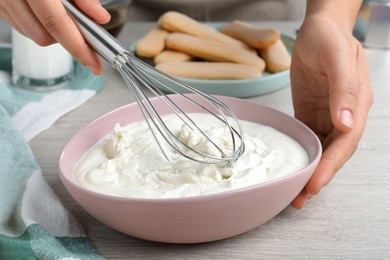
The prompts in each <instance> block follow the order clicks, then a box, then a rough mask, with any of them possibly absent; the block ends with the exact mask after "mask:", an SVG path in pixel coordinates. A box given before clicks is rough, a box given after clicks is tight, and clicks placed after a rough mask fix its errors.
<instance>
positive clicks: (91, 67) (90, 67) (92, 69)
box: [86, 65, 97, 75]
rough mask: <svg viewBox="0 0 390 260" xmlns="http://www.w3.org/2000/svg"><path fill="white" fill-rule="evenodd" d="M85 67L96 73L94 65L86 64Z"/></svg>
mask: <svg viewBox="0 0 390 260" xmlns="http://www.w3.org/2000/svg"><path fill="white" fill-rule="evenodd" d="M86 67H87V69H89V70H90V71H91V72H92V73H93V74H95V75H97V69H96V68H95V67H94V66H90V65H87V66H86Z"/></svg>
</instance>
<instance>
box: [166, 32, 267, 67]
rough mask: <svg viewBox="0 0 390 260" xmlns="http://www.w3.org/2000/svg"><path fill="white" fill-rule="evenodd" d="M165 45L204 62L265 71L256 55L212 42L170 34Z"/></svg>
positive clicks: (182, 34) (189, 36)
mask: <svg viewBox="0 0 390 260" xmlns="http://www.w3.org/2000/svg"><path fill="white" fill-rule="evenodd" d="M165 44H166V47H167V48H168V49H171V50H175V51H180V52H184V53H188V54H190V55H192V56H194V57H198V58H202V59H204V60H208V61H221V62H233V63H240V64H246V65H250V66H254V67H256V68H257V69H258V70H259V71H260V72H263V71H264V69H265V63H264V61H263V60H262V59H261V58H260V57H259V56H257V55H256V54H253V53H250V52H248V51H245V50H242V49H239V48H236V47H233V46H231V45H227V44H223V43H219V42H215V41H212V40H205V39H201V38H198V37H194V36H191V35H188V34H184V33H171V34H169V35H168V36H167V38H166V40H165Z"/></svg>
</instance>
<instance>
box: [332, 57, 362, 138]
mask: <svg viewBox="0 0 390 260" xmlns="http://www.w3.org/2000/svg"><path fill="white" fill-rule="evenodd" d="M343 56H344V57H338V58H337V60H338V61H337V62H335V63H333V64H334V65H335V66H333V67H332V68H331V69H330V70H329V72H328V79H329V105H330V113H331V118H332V123H333V125H334V126H335V128H336V129H338V130H339V131H341V132H348V131H350V130H351V129H352V128H353V127H354V113H355V111H356V105H357V102H358V98H357V93H358V83H357V79H356V76H357V68H356V54H355V55H353V54H352V53H349V54H347V53H345V55H343Z"/></svg>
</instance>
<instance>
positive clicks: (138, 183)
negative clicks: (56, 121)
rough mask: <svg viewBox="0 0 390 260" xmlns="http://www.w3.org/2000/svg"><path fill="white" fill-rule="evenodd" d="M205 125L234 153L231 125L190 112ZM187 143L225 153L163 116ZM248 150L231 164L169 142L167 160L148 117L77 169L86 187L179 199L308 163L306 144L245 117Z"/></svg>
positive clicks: (119, 132) (97, 148) (105, 142)
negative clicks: (200, 157) (194, 156)
mask: <svg viewBox="0 0 390 260" xmlns="http://www.w3.org/2000/svg"><path fill="white" fill-rule="evenodd" d="M191 118H194V119H196V120H197V122H198V124H199V123H200V124H201V127H202V129H203V128H208V129H207V130H206V131H207V133H208V134H209V135H210V136H212V138H213V140H215V142H217V143H218V145H220V146H221V147H222V148H223V149H222V150H223V151H226V152H227V153H229V151H230V149H231V145H232V144H231V141H230V137H229V135H230V134H229V133H230V132H229V130H228V129H227V127H224V126H223V125H222V123H221V125H215V122H216V120H215V119H214V118H212V117H211V116H210V115H207V114H191ZM163 119H164V121H165V122H166V124H168V125H169V127H170V129H174V131H175V134H176V135H177V136H178V137H179V138H180V139H181V140H182V141H183V142H185V143H186V144H188V145H189V146H191V147H194V148H195V149H197V150H198V151H202V152H205V153H207V154H211V155H214V156H221V152H220V151H219V150H218V149H216V148H215V147H213V146H211V145H210V144H209V143H208V142H206V141H205V140H204V139H203V138H204V137H203V135H201V134H200V133H199V132H197V131H193V130H191V129H190V128H189V127H186V126H183V123H182V122H180V120H177V117H175V116H172V115H168V116H164V117H163ZM240 123H241V125H242V127H243V129H244V132H245V137H244V140H245V152H244V154H243V155H242V156H241V157H240V158H239V159H238V160H237V161H236V162H234V163H232V164H230V165H229V164H225V163H221V164H202V163H198V162H195V161H192V160H189V159H187V158H185V157H183V156H181V155H180V154H178V153H177V152H176V151H174V150H173V149H172V148H171V147H170V146H169V145H168V144H166V143H165V142H164V141H161V142H160V143H161V144H162V145H163V149H164V151H165V152H166V153H167V155H168V157H169V158H170V160H169V161H167V160H166V159H165V157H164V155H163V154H162V152H161V150H160V148H159V147H158V145H157V143H156V141H155V140H154V138H153V136H152V133H151V132H150V130H149V128H148V125H147V124H146V122H145V121H143V122H137V123H132V124H129V125H127V126H124V127H121V126H120V125H119V124H117V125H115V127H114V131H113V133H112V134H110V135H109V136H106V137H105V138H103V139H102V140H100V141H99V142H98V143H97V144H95V145H94V146H93V147H92V148H91V149H90V150H89V151H88V152H87V153H86V154H85V155H84V156H83V158H82V159H81V160H80V162H79V163H78V165H77V166H76V168H75V172H74V177H75V179H76V182H77V183H78V184H79V185H81V186H82V187H85V188H86V189H89V190H92V191H95V192H99V193H104V194H109V195H114V196H120V197H132V198H180V197H190V196H198V195H203V194H212V193H217V192H223V191H228V190H233V189H239V188H243V187H247V186H251V185H255V184H258V183H262V182H265V181H268V180H272V179H275V178H279V177H282V176H286V175H288V174H290V173H293V172H296V171H299V170H301V169H303V168H305V167H306V166H307V165H308V163H309V158H308V154H307V152H306V151H305V149H304V148H303V147H302V146H301V145H300V144H299V143H298V142H297V141H295V140H293V139H292V138H291V137H289V136H287V135H285V134H283V133H281V132H279V131H277V130H275V129H273V128H271V127H268V126H264V125H260V124H256V123H252V122H248V121H243V120H240Z"/></svg>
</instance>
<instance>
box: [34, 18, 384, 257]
mask: <svg viewBox="0 0 390 260" xmlns="http://www.w3.org/2000/svg"><path fill="white" fill-rule="evenodd" d="M263 25H264V26H272V27H275V28H279V29H280V30H281V31H282V32H284V33H286V34H289V35H294V33H295V30H296V29H297V28H298V26H299V24H297V23H286V22H277V23H267V24H264V23H263ZM152 26H153V25H152V24H151V23H128V24H126V26H125V27H124V30H123V31H122V33H121V34H120V35H119V40H120V41H121V42H122V43H124V44H125V45H127V46H128V45H130V43H131V42H132V41H134V40H136V39H137V38H139V37H141V36H142V35H143V34H145V32H146V31H147V30H148V29H150V28H151V27H152ZM367 56H368V61H369V67H370V78H371V84H372V88H373V91H374V95H375V103H374V106H373V107H372V110H371V111H370V115H369V118H368V125H367V129H366V132H365V134H364V136H363V138H362V140H361V143H360V145H359V148H358V151H357V152H356V153H355V155H354V156H353V157H352V159H350V160H349V161H348V163H347V164H346V165H345V166H344V168H343V169H342V170H341V171H340V172H339V173H338V174H337V176H336V177H335V178H334V179H333V181H332V182H331V183H330V184H329V185H328V186H327V187H325V188H324V189H323V190H322V192H321V193H320V194H319V195H318V196H316V197H314V198H313V199H311V200H310V201H308V202H307V203H306V205H305V207H304V208H303V209H301V210H295V209H293V208H292V207H291V206H289V207H287V208H286V209H285V210H284V211H282V212H281V213H280V214H279V215H278V216H276V217H274V218H273V219H271V220H270V221H268V222H267V223H265V224H263V225H261V226H259V227H257V228H255V229H254V230H252V231H249V232H247V233H245V234H242V235H239V236H236V237H233V238H230V239H226V240H222V241H217V242H212V243H204V244H194V245H174V244H162V243H154V242H149V241H144V240H141V239H137V238H133V237H130V236H127V235H123V234H121V233H119V232H117V231H115V230H112V229H111V228H108V227H107V226H105V225H103V224H101V223H99V222H98V221H96V220H95V219H93V218H92V217H91V216H90V215H89V214H87V213H86V212H85V211H84V210H83V209H82V208H81V207H80V206H78V204H77V203H76V202H75V201H74V200H73V199H72V198H71V197H70V195H69V194H68V192H67V191H66V190H65V188H64V186H63V185H62V183H61V181H60V179H59V177H58V173H57V163H58V158H59V155H60V153H61V151H62V149H63V147H64V145H65V144H66V143H67V141H68V140H69V139H70V138H71V137H72V136H73V135H74V134H75V133H76V132H77V131H78V130H79V129H80V128H82V127H83V126H84V125H86V124H87V123H89V122H90V121H91V120H93V119H95V118H96V117H98V116H100V115H102V114H104V113H106V112H108V111H110V110H112V109H114V108H117V107H119V106H122V105H125V104H128V103H130V102H133V101H134V98H133V97H132V95H131V93H130V92H129V90H128V89H127V87H126V86H125V84H124V83H123V81H122V79H121V78H120V76H119V75H118V74H117V73H116V71H114V69H112V68H110V67H109V66H105V71H104V73H103V77H104V79H105V84H104V89H103V90H102V91H101V92H100V93H98V94H97V95H96V96H95V97H93V98H92V99H90V100H89V101H88V102H87V103H86V104H84V105H82V106H81V107H79V108H77V109H76V110H74V111H72V112H71V113H69V114H67V115H65V116H63V117H62V118H60V119H59V120H58V121H57V122H56V123H55V124H54V125H53V126H52V127H51V128H50V129H48V130H46V131H44V132H43V133H41V134H40V135H39V136H37V137H36V138H34V139H33V140H31V141H30V145H31V148H32V150H33V153H34V155H35V157H36V159H37V161H38V163H39V164H40V166H41V168H42V172H43V175H44V178H45V180H46V181H47V182H48V183H49V185H50V186H51V187H52V188H53V190H54V191H55V193H56V194H57V195H58V196H59V198H60V200H61V201H62V202H63V204H64V205H65V207H66V208H67V209H68V210H69V211H70V212H71V213H72V214H73V215H74V216H75V217H76V219H77V220H78V221H79V222H80V223H81V225H82V226H83V227H84V228H85V230H86V233H87V235H88V236H89V237H90V239H91V240H92V242H93V243H94V245H95V246H96V248H97V250H98V252H99V253H100V254H101V255H102V256H104V257H106V258H108V259H137V258H146V259H167V258H179V259H184V258H185V259H191V258H192V259H195V258H201V259H207V258H224V259H390V160H389V159H390V135H389V129H390V109H389V103H390V84H389V83H390V51H388V50H374V49H367ZM250 99H251V100H254V101H256V102H260V103H262V104H265V105H268V106H270V107H273V108H276V109H279V110H281V111H283V112H285V113H288V114H292V103H291V95H290V88H289V87H287V88H284V89H282V90H280V91H277V92H274V93H271V94H267V95H263V96H258V97H253V98H250ZM113 214H114V213H113Z"/></svg>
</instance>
